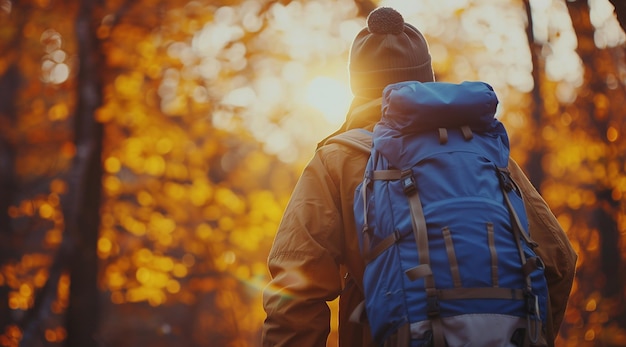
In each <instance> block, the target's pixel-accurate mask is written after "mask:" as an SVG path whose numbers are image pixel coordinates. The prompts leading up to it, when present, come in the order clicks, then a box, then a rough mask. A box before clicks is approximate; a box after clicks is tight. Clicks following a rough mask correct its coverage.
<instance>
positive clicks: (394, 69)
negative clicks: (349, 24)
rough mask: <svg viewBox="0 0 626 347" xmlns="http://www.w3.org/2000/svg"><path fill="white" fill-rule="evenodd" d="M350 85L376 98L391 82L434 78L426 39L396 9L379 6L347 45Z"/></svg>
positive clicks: (357, 93) (362, 93)
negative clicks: (350, 46)
mask: <svg viewBox="0 0 626 347" xmlns="http://www.w3.org/2000/svg"><path fill="white" fill-rule="evenodd" d="M349 64H350V87H351V88H352V93H353V94H354V95H355V96H361V97H366V98H378V97H381V96H382V90H383V89H384V88H385V87H386V86H387V85H388V84H391V83H396V82H403V81H420V82H432V81H434V80H435V77H434V75H433V68H432V65H431V61H430V53H429V51H428V43H427V42H426V39H425V38H424V36H423V35H422V33H420V32H419V30H417V29H416V28H415V27H414V26H412V25H411V24H408V23H405V22H404V18H403V17H402V15H401V14H400V13H398V12H397V11H396V10H394V9H392V8H389V7H379V8H377V9H375V10H373V11H372V12H371V13H370V14H369V16H368V17H367V27H365V28H363V29H361V31H360V32H359V33H358V34H357V36H356V37H355V38H354V41H353V43H352V48H351V49H350V62H349Z"/></svg>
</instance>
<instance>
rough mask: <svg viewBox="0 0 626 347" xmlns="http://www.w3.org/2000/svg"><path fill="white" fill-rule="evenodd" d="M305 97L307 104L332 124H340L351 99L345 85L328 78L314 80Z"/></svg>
mask: <svg viewBox="0 0 626 347" xmlns="http://www.w3.org/2000/svg"><path fill="white" fill-rule="evenodd" d="M306 95H307V102H308V103H309V104H310V105H311V106H313V107H315V108H316V109H318V110H319V111H320V112H322V114H323V115H324V118H326V120H327V121H328V122H330V123H332V124H340V123H341V122H342V121H343V120H344V119H345V116H346V112H347V111H348V108H349V107H350V101H351V99H352V95H351V94H350V91H349V89H348V86H347V85H345V84H344V83H342V82H340V81H338V80H336V79H333V78H329V77H316V78H314V79H313V80H312V81H311V83H309V87H308V88H307V94H306Z"/></svg>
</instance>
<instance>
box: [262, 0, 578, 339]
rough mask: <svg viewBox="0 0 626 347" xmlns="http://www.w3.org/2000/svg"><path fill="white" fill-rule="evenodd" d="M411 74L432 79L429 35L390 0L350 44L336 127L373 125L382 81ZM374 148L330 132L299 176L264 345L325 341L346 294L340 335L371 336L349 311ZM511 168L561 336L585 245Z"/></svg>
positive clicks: (277, 243)
mask: <svg viewBox="0 0 626 347" xmlns="http://www.w3.org/2000/svg"><path fill="white" fill-rule="evenodd" d="M402 81H420V82H433V81H434V75H433V70H432V65H431V59H430V54H429V50H428V45H427V42H426V40H425V39H424V37H423V35H422V34H421V33H420V32H419V31H418V30H417V29H416V28H415V27H414V26H412V25H410V24H408V23H405V22H404V19H403V17H402V16H401V15H400V14H399V13H398V12H396V11H395V10H393V9H391V8H378V9H376V10H374V11H372V13H370V15H369V16H368V21H367V27H366V28H363V29H362V30H361V31H360V32H359V33H358V34H357V36H356V38H355V39H354V42H353V44H352V48H351V51H350V83H351V89H352V92H353V94H354V100H353V103H352V105H351V108H350V111H349V112H348V115H347V117H346V122H345V123H344V124H343V125H342V127H341V128H340V130H338V131H337V132H336V133H335V134H333V135H331V136H329V138H331V137H332V136H335V135H337V134H340V133H344V132H345V131H347V130H349V129H355V128H363V129H366V130H370V131H371V130H372V129H373V128H374V125H375V124H376V122H378V120H380V116H381V111H380V102H379V101H378V100H377V99H379V98H380V97H381V95H382V90H383V89H384V88H385V86H387V85H388V84H390V83H396V82H402ZM367 158H368V156H367V154H366V153H365V152H363V151H360V150H358V149H355V148H351V147H350V146H345V145H343V144H338V143H326V140H324V141H322V142H321V143H320V145H319V146H318V149H317V151H316V153H315V155H314V157H313V158H312V159H311V161H310V162H309V164H308V165H307V167H306V168H305V169H304V172H303V173H302V176H301V177H300V179H299V181H298V183H297V185H296V187H295V190H294V192H293V195H292V197H291V200H290V202H289V204H288V206H287V208H286V211H285V213H284V216H283V220H282V221H281V224H280V226H279V229H278V232H277V234H276V238H275V240H274V244H273V246H272V249H271V251H270V254H269V257H268V266H269V270H270V273H271V275H272V280H271V282H270V283H269V285H268V286H267V288H266V289H265V291H264V298H263V304H264V308H265V310H266V313H267V318H266V320H265V323H264V326H263V346H265V347H269V346H296V347H308V346H326V340H327V338H328V334H329V331H330V311H329V308H328V305H327V304H326V302H327V301H331V300H334V299H335V298H337V296H339V295H340V300H339V306H340V309H339V345H340V346H342V347H349V346H350V347H351V346H370V345H371V343H372V342H371V339H372V337H371V334H370V331H369V328H368V327H367V326H366V325H364V324H358V323H354V322H352V321H351V320H350V319H349V316H350V314H351V313H352V312H353V311H354V310H355V308H356V306H357V305H358V304H359V303H360V302H361V301H362V300H363V294H362V290H361V289H362V283H363V272H364V266H365V265H364V261H363V259H362V257H361V254H360V251H359V245H358V240H357V231H356V230H357V229H356V227H355V221H354V213H353V201H354V192H355V188H356V187H357V185H358V184H359V183H360V182H361V181H362V179H363V171H364V168H365V165H366V162H367ZM509 170H510V171H511V173H512V176H513V178H514V179H515V180H516V182H517V183H518V185H519V186H520V188H521V190H522V193H523V196H524V198H525V205H526V209H527V212H528V218H529V223H530V232H531V234H532V235H533V238H534V239H535V241H537V242H538V243H539V245H540V246H539V248H538V249H537V252H538V253H539V255H540V256H541V257H542V259H543V260H544V262H545V264H546V277H547V281H548V286H549V292H550V314H549V316H548V322H547V334H546V335H547V336H546V337H547V339H548V343H549V344H550V345H553V343H554V339H555V337H556V334H557V332H558V328H559V326H560V324H561V321H562V319H563V314H564V311H565V307H566V304H567V300H568V297H569V292H570V289H571V285H572V281H573V277H574V271H575V263H576V254H575V253H574V251H573V249H572V248H571V245H570V243H569V241H568V240H567V237H566V235H565V233H564V231H563V230H562V229H561V227H560V226H559V224H558V222H557V220H556V218H555V217H554V215H553V214H552V212H551V211H550V209H549V207H548V206H547V205H546V203H545V201H544V200H543V199H542V198H541V196H540V195H539V194H538V193H537V191H536V190H535V189H534V187H533V186H532V185H531V184H530V182H529V181H528V179H527V178H526V177H525V176H524V174H523V173H522V171H521V169H520V168H519V167H518V166H517V164H515V162H513V161H512V160H511V161H510V162H509Z"/></svg>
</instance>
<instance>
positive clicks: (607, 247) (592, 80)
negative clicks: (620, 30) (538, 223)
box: [567, 1, 626, 322]
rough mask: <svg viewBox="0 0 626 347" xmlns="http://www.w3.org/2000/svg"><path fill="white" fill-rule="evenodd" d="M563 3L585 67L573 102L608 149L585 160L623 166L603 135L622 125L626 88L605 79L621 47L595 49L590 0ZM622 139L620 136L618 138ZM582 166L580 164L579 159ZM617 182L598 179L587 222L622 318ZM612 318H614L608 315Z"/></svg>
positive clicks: (614, 70) (606, 294)
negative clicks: (601, 100)
mask: <svg viewBox="0 0 626 347" xmlns="http://www.w3.org/2000/svg"><path fill="white" fill-rule="evenodd" d="M567 8H568V11H569V13H570V16H571V18H572V23H573V26H574V30H575V32H576V36H577V38H578V47H577V52H578V54H579V56H580V58H581V59H582V63H583V66H584V69H585V71H584V79H585V80H584V83H583V87H582V89H583V90H582V91H581V92H580V93H579V97H578V99H577V101H576V103H577V107H578V108H579V109H580V110H582V111H583V112H585V113H586V116H587V117H586V122H587V124H584V125H582V126H584V127H585V131H586V132H587V133H588V134H590V136H593V138H594V141H596V142H602V143H603V145H604V147H605V148H607V150H606V151H605V152H606V153H604V154H603V157H602V158H599V159H596V160H595V161H593V162H591V160H589V163H586V164H591V165H596V166H600V165H602V166H604V169H605V172H609V164H610V163H619V165H621V166H623V165H624V161H625V158H624V156H623V152H622V151H621V150H620V149H619V147H618V146H619V142H614V143H612V142H610V141H609V140H608V139H607V131H608V129H609V128H610V127H611V126H612V125H613V126H617V125H618V124H621V123H622V121H621V119H623V116H624V115H623V112H624V111H623V106H622V103H623V100H624V99H625V97H626V91H625V90H624V87H623V85H620V86H619V87H617V88H615V87H613V88H611V87H610V86H609V85H608V84H607V81H608V80H610V77H612V76H619V75H620V72H619V70H620V69H621V68H623V64H624V62H623V59H620V58H619V56H621V55H617V54H612V53H614V52H616V51H614V50H623V47H616V48H605V49H601V50H599V49H598V48H597V47H596V46H595V43H594V28H593V25H592V24H591V19H590V17H589V4H588V3H587V1H568V2H567ZM600 96H602V97H604V98H606V100H608V103H609V105H608V106H605V110H599V109H598V106H597V105H596V99H597V98H598V97H600ZM622 141H623V140H622ZM583 165H584V164H583ZM616 184H617V182H612V181H610V180H606V179H605V180H603V181H602V182H600V181H599V182H596V183H595V186H594V187H592V188H591V189H593V190H594V194H595V196H596V200H597V202H596V203H595V204H594V206H593V207H592V208H591V211H590V213H589V216H590V219H591V220H590V221H589V224H590V227H591V228H596V229H597V230H598V233H599V236H600V250H599V257H600V265H599V267H600V268H599V269H598V270H600V271H601V272H602V276H601V278H603V279H604V286H603V287H602V295H603V298H605V299H607V300H609V302H611V300H612V299H614V300H615V301H613V303H612V304H610V305H611V306H612V308H611V311H613V312H618V314H620V315H621V317H622V320H623V321H624V322H626V318H625V317H626V315H625V314H624V312H623V311H624V307H623V305H624V302H623V299H622V295H621V291H622V289H621V288H622V285H623V283H622V281H623V279H622V276H620V273H621V269H622V268H623V264H622V257H621V254H620V249H619V247H620V243H621V240H620V231H619V227H618V219H617V216H618V215H619V214H620V201H619V198H615V197H614V196H613V191H614V190H616ZM591 271H593V270H591ZM616 304H617V305H616ZM610 319H615V317H609V320H610Z"/></svg>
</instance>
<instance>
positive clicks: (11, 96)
mask: <svg viewBox="0 0 626 347" xmlns="http://www.w3.org/2000/svg"><path fill="white" fill-rule="evenodd" d="M382 5H388V6H393V7H395V8H397V9H398V10H399V11H401V12H402V13H403V16H404V17H405V19H406V20H407V22H411V23H412V24H414V25H415V26H417V27H418V28H420V30H421V31H422V32H423V33H424V34H425V36H426V37H427V39H428V41H429V45H430V49H431V55H432V58H433V64H434V68H435V74H436V77H437V79H438V80H440V81H448V82H460V81H464V80H482V81H485V82H487V83H489V84H491V85H492V86H493V87H494V90H495V91H496V92H497V94H498V97H499V100H500V105H499V109H498V117H499V118H500V119H501V120H502V122H503V123H504V124H505V126H506V127H507V129H508V131H509V136H510V138H511V146H512V157H513V158H514V159H516V160H517V161H518V163H520V165H521V166H522V167H523V169H524V171H525V172H526V173H527V174H528V176H529V178H530V180H531V181H532V183H533V184H534V185H535V186H536V187H537V188H538V190H539V191H540V192H541V193H542V195H543V196H544V198H545V200H546V201H547V202H548V203H549V205H550V207H551V208H552V210H553V212H554V214H555V215H556V216H557V218H558V220H559V221H560V223H561V225H562V226H563V228H564V229H565V230H566V232H567V234H568V236H569V238H570V240H571V242H572V244H573V246H574V248H575V249H576V251H577V252H578V254H579V260H578V268H577V275H576V279H575V282H574V286H573V290H572V295H571V297H570V301H569V304H568V309H567V312H566V314H565V319H564V323H563V325H562V326H561V330H560V336H559V337H558V339H557V346H561V347H564V346H626V289H625V286H624V285H625V282H626V276H625V275H624V273H626V173H625V172H626V117H625V115H624V112H626V111H625V110H624V105H625V104H626V35H625V34H624V29H623V26H626V5H624V4H622V2H621V1H618V0H612V1H609V0H569V1H566V0H530V1H529V0H489V1H473V0H446V1H440V0H423V1H404V0H388V1H382V0H381V1H374V0H299V1H297V0H280V1H277V0H77V1H69V0H0V346H3V347H9V346H23V347H35V346H68V347H79V346H80V347H89V346H94V347H95V346H115V347H138V346H151V347H160V346H181V347H187V346H189V347H193V346H198V347H199V346H238V347H256V346H260V331H261V325H262V322H263V319H264V317H265V313H264V312H263V308H262V305H261V291H262V289H263V287H264V286H265V285H266V284H267V282H268V276H269V275H268V271H267V267H266V263H265V262H266V257H267V253H268V251H269V249H270V246H271V243H272V240H273V236H274V234H275V232H276V228H277V225H278V223H279V222H280V219H281V214H282V212H283V209H284V207H285V206H286V204H287V201H288V199H289V196H290V193H291V191H292V189H293V187H294V185H295V183H296V181H297V179H298V177H299V175H300V172H301V171H302V168H303V167H304V165H305V164H306V163H307V161H308V160H309V158H310V157H311V155H312V153H313V151H314V149H315V146H316V143H317V141H319V140H321V139H322V138H324V137H325V136H326V135H328V134H329V133H331V132H332V131H334V130H335V129H337V128H338V127H339V126H340V124H341V123H342V122H343V118H344V117H345V112H346V110H347V109H348V105H349V103H350V100H351V94H350V90H349V84H348V70H347V67H346V63H347V58H348V50H349V47H350V44H351V40H352V38H353V37H354V35H355V34H356V33H357V32H358V30H360V29H361V28H362V27H363V26H364V23H365V17H366V16H367V14H368V13H369V12H370V11H371V10H372V9H374V8H375V7H377V6H382ZM620 24H621V25H620ZM329 305H330V306H331V309H332V310H333V312H335V311H336V306H337V305H336V302H331V303H329ZM333 317H334V318H333V319H336V316H333ZM336 344H337V342H336V331H334V330H333V331H332V332H331V335H330V337H329V341H328V345H329V346H336Z"/></svg>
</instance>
